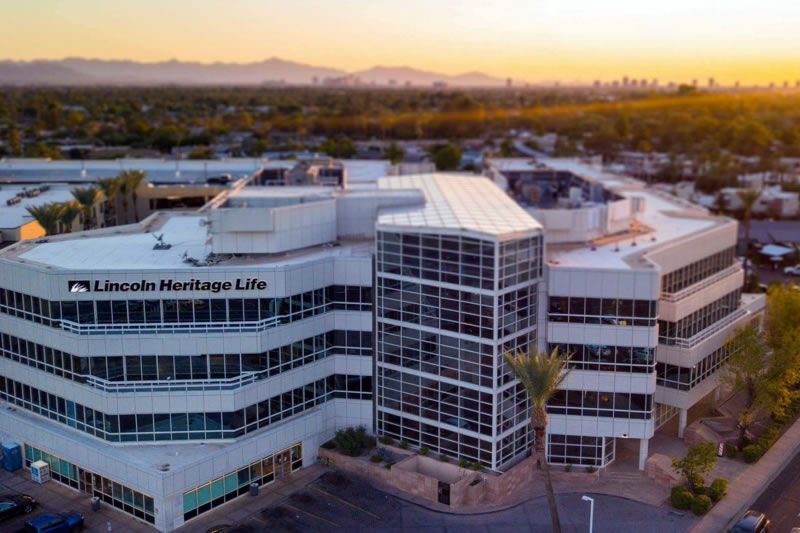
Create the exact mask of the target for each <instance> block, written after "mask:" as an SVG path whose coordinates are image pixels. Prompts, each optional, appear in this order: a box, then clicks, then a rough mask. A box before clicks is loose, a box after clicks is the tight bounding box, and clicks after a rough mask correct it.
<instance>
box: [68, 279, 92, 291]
mask: <svg viewBox="0 0 800 533" xmlns="http://www.w3.org/2000/svg"><path fill="white" fill-rule="evenodd" d="M68 286H69V292H89V290H90V289H89V287H91V284H90V283H89V280H88V279H82V280H78V281H69V282H68Z"/></svg>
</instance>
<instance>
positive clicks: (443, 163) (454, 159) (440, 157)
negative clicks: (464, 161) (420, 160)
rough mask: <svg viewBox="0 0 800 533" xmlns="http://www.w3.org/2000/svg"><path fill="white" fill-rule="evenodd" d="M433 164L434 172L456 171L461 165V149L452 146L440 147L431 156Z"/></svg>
mask: <svg viewBox="0 0 800 533" xmlns="http://www.w3.org/2000/svg"><path fill="white" fill-rule="evenodd" d="M433 162H434V164H436V170H456V169H457V168H458V167H459V165H460V164H461V149H459V147H458V146H453V145H452V144H447V145H445V146H442V147H441V148H439V149H438V150H437V151H436V154H435V155H434V156H433Z"/></svg>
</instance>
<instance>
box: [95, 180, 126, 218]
mask: <svg viewBox="0 0 800 533" xmlns="http://www.w3.org/2000/svg"><path fill="white" fill-rule="evenodd" d="M120 184H121V180H120V179H119V178H118V177H113V178H100V179H98V180H97V185H98V186H99V187H100V190H101V191H103V196H105V197H106V209H105V212H106V214H105V216H106V219H108V216H109V213H110V212H111V211H112V210H113V209H114V199H115V198H116V196H117V193H119V187H120ZM117 223H118V220H117V217H116V213H114V224H115V225H116V224H117Z"/></svg>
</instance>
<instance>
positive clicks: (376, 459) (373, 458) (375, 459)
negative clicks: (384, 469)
mask: <svg viewBox="0 0 800 533" xmlns="http://www.w3.org/2000/svg"><path fill="white" fill-rule="evenodd" d="M369 460H370V461H371V462H373V463H380V462H381V461H382V460H383V459H381V456H380V455H378V454H377V453H376V454H375V455H370V457H369Z"/></svg>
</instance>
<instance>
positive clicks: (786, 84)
mask: <svg viewBox="0 0 800 533" xmlns="http://www.w3.org/2000/svg"><path fill="white" fill-rule="evenodd" d="M783 88H784V89H788V88H789V82H788V81H784V82H783Z"/></svg>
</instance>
